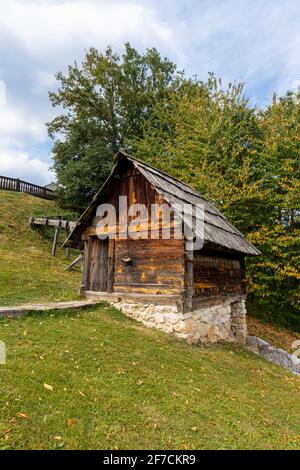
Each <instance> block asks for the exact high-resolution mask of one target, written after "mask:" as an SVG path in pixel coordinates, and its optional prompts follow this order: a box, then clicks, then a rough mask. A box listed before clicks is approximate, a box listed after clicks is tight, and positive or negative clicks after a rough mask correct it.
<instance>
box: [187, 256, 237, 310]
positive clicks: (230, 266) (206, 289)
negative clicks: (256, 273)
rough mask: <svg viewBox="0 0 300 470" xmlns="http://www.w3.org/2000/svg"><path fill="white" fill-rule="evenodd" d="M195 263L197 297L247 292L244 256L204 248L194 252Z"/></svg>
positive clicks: (194, 281) (195, 295) (195, 294)
mask: <svg viewBox="0 0 300 470" xmlns="http://www.w3.org/2000/svg"><path fill="white" fill-rule="evenodd" d="M193 263H194V272H193V277H194V279H193V285H194V297H195V298H198V299H199V300H201V299H203V298H209V297H216V296H220V295H244V294H245V293H246V287H245V267H244V257H243V256H239V255H236V254H232V253H229V252H228V253H227V252H222V251H218V250H211V249H205V248H204V249H202V250H201V251H195V252H194V261H193ZM194 303H195V302H194Z"/></svg>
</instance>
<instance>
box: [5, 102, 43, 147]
mask: <svg viewBox="0 0 300 470" xmlns="http://www.w3.org/2000/svg"><path fill="white" fill-rule="evenodd" d="M46 136H47V132H46V128H45V125H44V123H43V121H41V119H39V117H38V116H32V115H31V113H30V110H28V111H27V112H26V111H24V110H22V109H21V108H20V109H15V108H12V107H9V106H8V105H4V106H0V145H5V146H7V145H16V146H22V145H23V144H26V143H27V144H28V143H30V142H31V143H34V144H37V143H41V142H44V141H45V139H46Z"/></svg>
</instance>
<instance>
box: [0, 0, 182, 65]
mask: <svg viewBox="0 0 300 470" xmlns="http://www.w3.org/2000/svg"><path fill="white" fill-rule="evenodd" d="M3 10H4V14H1V16H0V29H1V30H2V31H5V32H6V33H8V34H11V35H13V36H14V37H15V38H17V39H18V40H19V41H20V43H22V46H23V47H24V48H25V49H26V52H27V53H28V54H29V55H31V56H33V57H36V58H38V59H39V60H40V61H43V60H44V61H45V60H47V61H49V60H50V61H51V62H56V63H57V59H58V57H59V56H61V55H65V53H66V51H68V50H70V49H71V50H75V49H77V50H78V49H81V50H83V49H84V48H87V47H90V46H92V45H94V46H100V47H101V46H102V47H103V46H106V45H107V44H108V43H114V44H116V43H122V42H123V41H124V40H126V39H128V38H134V39H138V40H139V42H140V43H141V42H142V43H144V44H146V45H149V44H154V43H158V42H159V43H160V44H164V43H167V44H170V43H172V42H175V40H176V36H175V35H174V34H173V31H172V29H171V28H170V27H169V26H168V23H167V21H164V20H162V19H161V18H160V16H159V12H158V11H157V10H156V9H154V8H152V7H151V6H150V5H143V3H142V2H140V1H134V0H128V1H122V0H119V1H101V0H98V1H97V0H78V1H74V0H73V1H59V0H53V1H43V2H41V1H34V0H28V1H22V0H10V1H9V2H6V1H5V6H4V7H3ZM49 54H50V55H49ZM74 58H75V57H73V58H72V60H74Z"/></svg>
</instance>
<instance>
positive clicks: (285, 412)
mask: <svg viewBox="0 0 300 470" xmlns="http://www.w3.org/2000/svg"><path fill="white" fill-rule="evenodd" d="M0 339H1V340H3V341H5V343H6V346H7V365H5V366H4V365H0V380H1V388H0V394H1V405H0V407H1V409H0V448H2V449H113V448H118V449H131V448H133V449H164V448H171V449H224V448H226V449H299V448H300V406H299V402H300V378H299V377H296V376H293V375H292V374H290V373H289V372H287V371H285V370H284V369H281V368H280V367H277V366H275V365H272V364H270V363H268V362H266V361H264V360H263V359H261V358H259V357H257V356H255V355H253V354H251V353H249V352H247V351H246V350H244V349H243V348H242V347H239V346H234V345H229V344H227V345H216V346H213V347H209V348H204V347H196V346H190V345H188V344H186V343H185V342H180V341H179V340H176V339H175V338H173V337H170V336H168V335H165V334H164V333H160V332H158V331H155V330H150V329H146V328H144V327H142V326H141V325H140V324H139V323H137V322H135V321H133V320H130V319H128V318H127V317H125V316H123V315H122V314H121V313H120V312H118V311H116V310H114V309H113V308H111V307H108V306H107V305H106V304H103V305H101V306H99V307H97V308H95V307H94V308H93V309H88V310H82V311H79V312H78V311H77V312H75V311H69V312H68V311H65V312H58V313H55V314H34V315H28V316H25V317H22V318H19V319H1V320H0ZM44 384H47V388H45V385H44ZM49 386H50V387H49ZM51 387H53V389H52V390H51ZM49 388H50V390H49Z"/></svg>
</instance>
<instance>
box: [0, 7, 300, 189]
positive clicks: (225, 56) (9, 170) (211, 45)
mask: <svg viewBox="0 0 300 470" xmlns="http://www.w3.org/2000/svg"><path fill="white" fill-rule="evenodd" d="M126 41H129V42H130V43H131V44H132V45H133V46H134V47H136V48H137V49H138V50H139V51H143V50H145V49H146V48H147V47H153V46H154V47H156V48H157V49H158V50H159V51H160V52H161V54H162V55H163V56H167V57H169V58H170V59H171V60H173V61H174V62H175V63H176V64H177V65H178V68H179V69H184V70H185V71H186V73H187V74H189V75H195V74H196V75H197V76H198V77H199V78H200V79H206V78H207V74H208V72H214V73H215V74H217V75H218V76H220V77H222V79H223V80H224V82H225V83H226V82H229V81H230V82H232V81H243V82H245V84H246V88H245V90H246V94H247V96H248V97H249V100H250V103H252V104H258V105H259V106H266V105H267V104H268V103H269V102H270V100H271V97H272V93H273V92H274V91H276V92H277V93H279V94H284V93H285V92H286V91H287V90H288V89H293V88H296V87H298V86H299V85H300V54H299V50H300V1H299V0H285V1H283V0H9V1H7V0H0V175H5V176H11V177H15V178H17V177H18V178H21V179H24V180H26V181H30V182H33V183H36V184H40V185H44V184H47V183H49V182H50V181H52V180H53V179H54V178H55V175H54V174H53V172H52V171H51V148H52V141H51V140H50V139H49V138H48V136H47V130H46V126H45V123H46V122H48V121H50V120H51V119H52V118H53V117H54V116H56V115H57V113H58V110H57V109H53V108H52V107H51V105H50V102H49V98H48V91H49V90H55V89H56V86H57V84H56V81H55V73H56V72H58V71H63V72H65V71H66V70H67V66H68V64H72V63H73V62H74V61H75V60H76V61H77V62H78V63H80V61H81V60H82V59H83V57H84V54H85V51H86V50H87V49H89V48H90V47H92V46H93V47H96V48H99V49H101V50H104V49H105V48H106V46H107V45H108V44H109V45H111V46H112V47H113V48H114V49H115V50H116V51H118V52H120V53H122V51H123V47H124V42H126Z"/></svg>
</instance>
